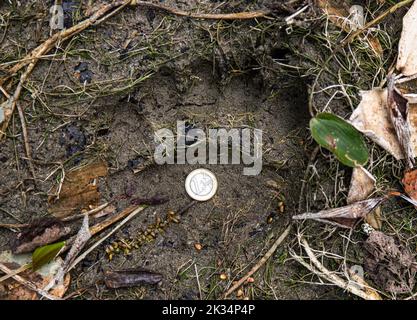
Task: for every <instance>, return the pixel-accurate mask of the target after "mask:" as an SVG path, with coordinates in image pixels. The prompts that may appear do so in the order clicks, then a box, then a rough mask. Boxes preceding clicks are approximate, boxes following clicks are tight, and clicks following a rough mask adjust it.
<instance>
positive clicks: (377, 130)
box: [350, 88, 417, 160]
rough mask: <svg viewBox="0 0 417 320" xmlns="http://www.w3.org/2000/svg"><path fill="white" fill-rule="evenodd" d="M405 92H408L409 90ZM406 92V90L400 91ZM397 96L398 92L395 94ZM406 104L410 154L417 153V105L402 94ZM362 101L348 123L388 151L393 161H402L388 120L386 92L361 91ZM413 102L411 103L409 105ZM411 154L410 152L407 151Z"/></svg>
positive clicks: (394, 134)
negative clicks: (407, 102)
mask: <svg viewBox="0 0 417 320" xmlns="http://www.w3.org/2000/svg"><path fill="white" fill-rule="evenodd" d="M407 90H410V89H409V88H408V89H407ZM402 91H404V92H406V90H402ZM397 94H398V92H397ZM402 95H403V97H405V98H406V99H407V100H409V101H410V102H409V104H408V110H407V112H408V125H409V130H410V136H411V137H410V145H411V148H412V153H413V154H416V153H417V104H415V103H414V102H413V101H412V99H413V98H412V97H410V95H407V94H405V93H403V94H402ZM361 96H362V100H361V102H360V104H359V105H358V107H357V108H356V109H355V110H354V111H353V113H352V115H351V117H350V123H351V124H352V125H353V126H354V127H355V128H356V129H357V130H359V131H360V132H362V133H363V134H364V135H365V136H367V137H368V138H370V139H371V140H373V141H374V142H375V143H377V144H378V145H379V146H381V147H382V148H384V149H385V150H386V151H388V152H389V153H390V154H391V155H393V156H394V158H395V159H397V160H400V159H404V158H405V157H404V152H403V151H402V147H401V145H400V143H399V141H398V138H397V134H396V131H395V129H394V126H393V124H392V122H391V120H390V112H389V110H388V90H387V89H373V90H370V91H361ZM411 102H413V103H411ZM409 153H410V154H411V150H410V151H409Z"/></svg>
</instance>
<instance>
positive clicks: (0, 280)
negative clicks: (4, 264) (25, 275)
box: [0, 263, 32, 283]
mask: <svg viewBox="0 0 417 320" xmlns="http://www.w3.org/2000/svg"><path fill="white" fill-rule="evenodd" d="M31 266H32V264H31V263H27V264H24V265H23V266H21V267H20V268H17V269H14V270H12V272H10V273H9V274H6V275H5V276H3V277H1V278H0V283H2V282H3V281H5V280H7V279H9V278H12V277H13V276H15V275H17V274H19V273H21V272H23V271H25V270H27V269H29V268H30V267H31Z"/></svg>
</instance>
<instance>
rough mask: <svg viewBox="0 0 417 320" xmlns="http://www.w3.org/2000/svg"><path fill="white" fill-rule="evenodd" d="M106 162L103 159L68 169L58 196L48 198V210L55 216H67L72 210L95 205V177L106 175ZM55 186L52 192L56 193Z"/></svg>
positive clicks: (96, 198)
mask: <svg viewBox="0 0 417 320" xmlns="http://www.w3.org/2000/svg"><path fill="white" fill-rule="evenodd" d="M107 171H108V168H107V164H106V163H105V162H104V161H98V162H94V163H90V164H88V165H85V166H83V167H80V168H76V169H74V170H72V171H69V172H68V173H67V174H66V175H65V179H64V182H63V184H62V187H61V190H60V192H59V194H58V196H50V197H49V198H48V203H49V208H48V211H49V212H50V213H51V214H52V215H54V216H55V217H57V218H63V217H67V216H69V215H71V214H73V213H74V212H80V211H82V210H88V209H89V207H90V206H97V205H98V203H99V200H100V193H99V192H98V189H97V184H96V179H97V178H98V177H104V176H106V175H107ZM58 189H59V186H56V187H55V189H54V191H53V192H54V193H58Z"/></svg>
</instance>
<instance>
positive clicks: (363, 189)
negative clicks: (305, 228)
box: [347, 167, 376, 204]
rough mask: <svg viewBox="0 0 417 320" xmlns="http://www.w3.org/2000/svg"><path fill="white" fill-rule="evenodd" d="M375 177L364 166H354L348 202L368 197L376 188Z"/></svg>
mask: <svg viewBox="0 0 417 320" xmlns="http://www.w3.org/2000/svg"><path fill="white" fill-rule="evenodd" d="M375 182H376V180H375V177H374V176H373V175H372V174H371V173H370V172H369V171H368V170H366V169H365V168H364V167H356V168H353V172H352V178H351V180H350V188H349V194H348V197H347V203H348V204H351V203H354V202H357V201H360V200H365V199H366V198H368V197H369V196H370V195H371V193H372V191H374V189H375Z"/></svg>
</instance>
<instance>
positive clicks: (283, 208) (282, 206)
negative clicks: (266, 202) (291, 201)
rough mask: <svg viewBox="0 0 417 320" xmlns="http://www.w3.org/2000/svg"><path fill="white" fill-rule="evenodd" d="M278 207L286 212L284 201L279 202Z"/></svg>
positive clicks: (282, 211) (280, 210)
mask: <svg viewBox="0 0 417 320" xmlns="http://www.w3.org/2000/svg"><path fill="white" fill-rule="evenodd" d="M278 208H279V212H281V213H284V210H285V205H284V202H282V201H280V202H279V203H278Z"/></svg>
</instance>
